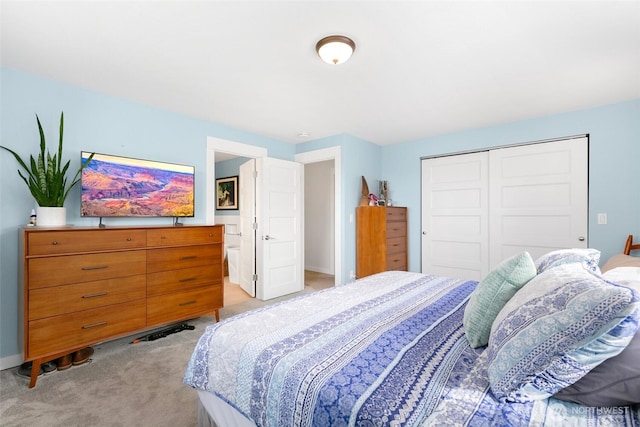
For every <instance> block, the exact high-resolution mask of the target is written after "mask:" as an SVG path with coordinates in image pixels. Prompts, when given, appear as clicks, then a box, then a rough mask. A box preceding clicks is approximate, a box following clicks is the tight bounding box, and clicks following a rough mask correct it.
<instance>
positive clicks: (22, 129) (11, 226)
mask: <svg viewBox="0 0 640 427" xmlns="http://www.w3.org/2000/svg"><path fill="white" fill-rule="evenodd" d="M0 94H1V99H0V111H1V115H0V116H1V117H0V125H1V130H0V145H4V146H8V147H10V148H12V149H14V150H15V151H17V152H18V153H19V154H20V155H21V156H22V157H23V158H28V157H29V155H31V154H36V153H37V151H38V144H39V137H38V131H37V125H36V119H35V114H36V113H37V114H38V115H39V117H40V120H41V122H42V125H43V128H44V132H45V135H46V136H47V139H48V146H49V147H50V149H51V150H52V151H53V152H55V151H56V149H57V142H58V126H59V118H60V112H61V111H64V114H65V133H64V154H63V159H64V161H66V160H71V168H70V169H71V170H74V171H75V170H77V169H78V168H79V166H80V152H81V151H83V150H85V151H96V152H100V153H106V154H115V155H124V156H131V157H138V158H145V159H151V160H159V161H167V162H175V163H182V164H189V165H194V166H195V168H196V196H195V201H196V210H195V217H194V218H185V219H184V220H183V221H182V222H184V223H185V224H190V223H194V224H195V223H205V222H206V212H205V209H206V206H205V177H206V170H205V168H206V145H207V137H209V136H213V137H217V138H222V139H226V140H231V141H236V142H241V143H245V144H252V145H256V146H261V147H265V148H267V150H268V152H269V155H270V156H271V157H278V158H283V159H287V160H293V157H294V155H295V147H294V145H292V144H289V143H285V142H282V141H277V140H273V139H269V138H266V137H263V136H260V135H255V134H251V133H248V132H243V131H239V130H236V129H232V128H229V127H226V126H222V125H218V124H216V123H212V122H207V121H204V120H199V119H195V118H192V117H186V116H183V115H180V114H176V113H173V112H169V111H165V110H161V109H157V108H152V107H148V106H145V105H141V104H138V103H134V102H131V101H127V100H124V99H119V98H114V97H111V96H107V95H104V94H100V93H96V92H93V91H89V90H85V89H82V88H79V87H76V86H70V85H67V84H64V83H60V82H56V81H52V80H48V79H44V78H41V77H37V76H34V75H31V74H27V73H23V72H20V71H16V70H12V69H7V68H0ZM17 169H18V165H17V163H16V161H15V159H14V158H13V157H12V156H10V155H9V153H6V152H2V153H0V366H4V364H3V363H1V362H2V358H5V357H8V356H13V355H16V354H20V353H21V351H22V348H21V345H20V344H19V337H18V332H19V321H21V320H20V319H21V318H20V315H19V289H20V288H21V284H20V283H18V280H19V279H18V269H19V268H21V267H20V265H19V262H20V257H19V255H18V235H19V227H21V226H22V225H24V224H26V223H27V222H28V216H29V213H30V212H31V209H32V208H33V206H34V202H33V200H32V198H31V196H30V195H29V193H28V190H27V188H26V186H25V185H24V182H22V180H21V179H20V177H19V176H18V174H17V172H16V171H17ZM65 206H66V208H67V221H68V222H69V223H70V224H74V225H83V226H85V225H87V226H95V225H97V224H98V222H99V220H98V219H96V218H80V192H79V187H78V186H76V187H75V188H74V189H73V190H72V191H71V192H70V193H69V196H68V198H67V202H66V204H65ZM169 221H171V219H167V218H165V219H143V220H133V219H119V220H118V219H111V218H110V219H109V220H108V223H109V224H110V225H133V224H140V223H144V224H170V223H171V222H169Z"/></svg>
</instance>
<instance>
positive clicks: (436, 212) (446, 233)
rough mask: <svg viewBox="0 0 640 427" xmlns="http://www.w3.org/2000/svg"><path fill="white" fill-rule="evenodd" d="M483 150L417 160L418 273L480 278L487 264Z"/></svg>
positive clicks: (484, 162)
mask: <svg viewBox="0 0 640 427" xmlns="http://www.w3.org/2000/svg"><path fill="white" fill-rule="evenodd" d="M488 159H489V154H488V152H486V151H485V152H479V153H470V154H461V155H456V156H448V157H438V158H433V159H425V160H423V161H422V272H423V273H428V274H434V275H437V276H450V277H458V278H461V279H469V280H480V279H481V278H482V277H484V276H485V275H486V274H487V273H488V270H487V267H488V265H489V258H488V254H489V246H488V245H489V228H488V218H487V214H486V213H487V210H488V201H489V197H488V187H487V179H488Z"/></svg>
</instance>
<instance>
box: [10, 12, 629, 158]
mask: <svg viewBox="0 0 640 427" xmlns="http://www.w3.org/2000/svg"><path fill="white" fill-rule="evenodd" d="M0 8H1V9H0V14H1V24H2V30H1V37H2V38H1V45H0V47H1V63H2V65H3V66H6V67H10V68H15V69H19V70H24V71H27V72H31V73H35V74H38V75H42V76H45V77H48V78H52V79H55V80H60V81H63V82H68V83H71V84H74V85H78V86H81V87H84V88H89V89H92V90H95V91H98V92H102V93H106V94H110V95H114V96H117V97H122V98H126V99H130V100H133V101H137V102H140V103H144V104H148V105H153V106H156V107H160V108H162V109H166V110H170V111H174V112H177V113H181V114H185V115H189V116H193V117H197V118H201V119H206V120H210V121H213V122H216V123H219V124H223V125H228V126H231V127H233V128H238V129H242V130H246V131H250V132H254V133H257V134H260V135H263V136H266V137H271V138H275V139H278V140H283V141H288V142H292V143H296V142H302V141H306V140H309V139H317V138H322V137H326V136H331V135H336V134H341V133H347V134H350V135H353V136H355V137H359V138H362V139H364V140H367V141H370V142H374V143H376V144H381V145H384V144H392V143H397V142H402V141H410V140H416V139H420V138H425V137H429V136H433V135H438V134H445V133H450V132H455V131H460V130H464V129H471V128H477V127H483V126H489V125H494V124H498V123H505V122H510V121H514V120H519V119H523V118H530V117H538V116H544V115H547V114H555V113H559V112H564V111H571V110H576V109H582V108H588V107H591V106H598V105H605V104H609V103H615V102H619V101H625V100H630V99H637V98H640V1H635V0H634V1H568V2H560V1H510V2H507V1H478V0H476V1H464V2H463V1H413V2H404V1H340V2H338V1H302V0H301V1H288V2H287V1H255V2H249V1H150V0H148V1H136V2H133V1H101V2H97V1H84V2H81V1H71V2H63V1H44V2H37V1H4V0H2V1H1V2H0ZM330 34H342V35H346V36H349V37H351V38H352V39H353V40H354V41H355V42H356V44H357V47H356V51H355V54H354V55H353V57H352V58H351V60H350V61H349V62H347V63H345V64H343V65H338V66H331V65H328V64H325V63H323V62H322V61H321V60H320V59H319V58H318V57H317V55H316V54H315V51H314V46H315V43H316V41H317V40H319V39H320V38H322V37H324V36H327V35H330ZM300 132H307V133H308V134H309V137H306V138H303V137H300V136H298V134H299V133H300Z"/></svg>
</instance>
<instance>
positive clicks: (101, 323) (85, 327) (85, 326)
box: [82, 320, 107, 329]
mask: <svg viewBox="0 0 640 427" xmlns="http://www.w3.org/2000/svg"><path fill="white" fill-rule="evenodd" d="M106 324H107V321H106V320H105V321H104V322H97V323H92V324H90V325H84V326H83V327H82V329H91V328H95V327H96V326H102V325H106Z"/></svg>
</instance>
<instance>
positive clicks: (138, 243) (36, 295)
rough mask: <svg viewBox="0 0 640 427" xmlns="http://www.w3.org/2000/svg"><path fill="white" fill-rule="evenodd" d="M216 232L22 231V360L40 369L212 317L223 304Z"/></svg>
mask: <svg viewBox="0 0 640 427" xmlns="http://www.w3.org/2000/svg"><path fill="white" fill-rule="evenodd" d="M223 238H224V233H223V226H222V225H213V226H183V227H109V228H103V229H96V228H85V227H68V228H38V227H33V228H30V227H27V228H24V229H23V232H22V246H23V256H24V269H23V277H24V294H23V296H24V298H23V299H24V323H23V327H24V358H25V361H33V367H32V373H31V383H30V387H33V386H35V383H36V379H37V374H38V371H39V369H40V365H41V364H42V363H44V362H46V361H49V360H53V359H55V358H58V357H60V356H63V355H66V354H69V353H72V352H73V351H76V350H79V349H82V348H84V347H87V346H90V345H92V344H95V343H97V342H101V341H106V340H110V339H113V338H117V337H121V336H125V335H129V334H132V333H135V332H138V331H142V330H144V329H148V328H151V327H155V326H161V325H167V324H170V323H173V322H179V321H182V320H187V319H192V318H195V317H199V316H204V315H210V314H215V316H216V320H218V319H219V313H218V310H219V309H220V308H221V307H222V303H223V268H222V266H223V258H224V241H223Z"/></svg>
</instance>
